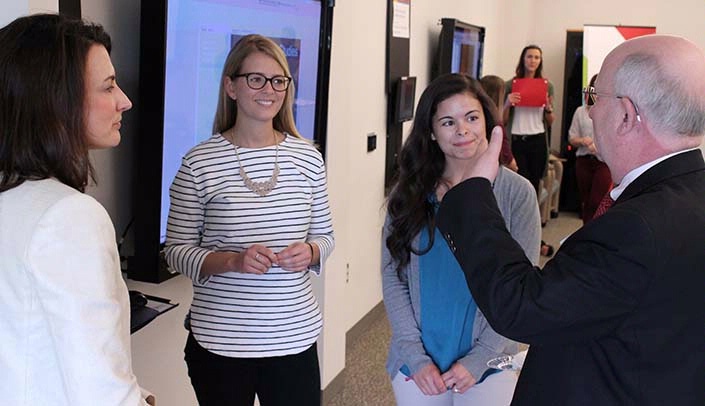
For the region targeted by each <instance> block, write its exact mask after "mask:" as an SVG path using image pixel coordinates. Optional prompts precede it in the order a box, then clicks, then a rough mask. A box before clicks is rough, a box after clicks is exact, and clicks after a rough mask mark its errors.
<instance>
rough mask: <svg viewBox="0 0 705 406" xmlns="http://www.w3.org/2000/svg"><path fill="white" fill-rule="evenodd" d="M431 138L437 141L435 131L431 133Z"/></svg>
mask: <svg viewBox="0 0 705 406" xmlns="http://www.w3.org/2000/svg"><path fill="white" fill-rule="evenodd" d="M431 140H432V141H435V140H436V136H435V135H434V134H433V133H431Z"/></svg>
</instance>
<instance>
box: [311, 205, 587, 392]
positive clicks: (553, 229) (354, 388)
mask: <svg viewBox="0 0 705 406" xmlns="http://www.w3.org/2000/svg"><path fill="white" fill-rule="evenodd" d="M581 225H582V222H581V220H580V218H579V217H578V215H577V213H561V214H560V215H559V216H558V217H557V218H555V219H551V220H550V221H549V222H548V224H546V226H545V227H544V228H543V230H542V231H543V233H542V234H543V240H544V241H546V242H547V243H548V244H551V245H553V246H554V247H555V248H556V249H558V247H559V246H560V241H562V240H563V239H565V238H566V237H567V236H569V235H570V234H572V233H573V232H574V231H575V230H577V229H578V228H580V226H581ZM548 259H549V258H546V257H541V265H543V264H544V263H545V262H546V261H547V260H548ZM390 338H391V331H390V329H389V323H388V322H387V319H386V317H380V318H379V319H378V320H376V321H375V322H374V323H373V324H372V326H371V328H370V330H369V331H368V332H367V333H366V334H365V335H363V336H361V337H360V338H359V339H358V340H357V342H355V343H351V344H350V345H349V348H348V351H347V354H346V358H345V370H346V375H345V386H344V388H343V390H342V391H341V392H340V393H338V394H337V395H336V396H335V397H334V398H333V399H331V401H329V402H328V403H326V404H325V405H324V406H392V405H394V404H395V402H394V394H393V393H392V386H391V384H390V381H389V376H388V375H387V372H386V370H385V369H384V364H385V362H386V359H387V348H388V346H389V340H390Z"/></svg>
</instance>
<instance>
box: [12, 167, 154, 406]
mask: <svg viewBox="0 0 705 406" xmlns="http://www.w3.org/2000/svg"><path fill="white" fill-rule="evenodd" d="M129 320H130V317H129V300H128V295H127V288H126V287H125V283H124V281H123V280H122V276H121V273H120V266H119V258H118V253H117V247H116V244H115V230H114V228H113V225H112V222H111V221H110V218H109V217H108V214H107V213H106V211H105V209H104V208H103V207H102V206H101V205H100V204H99V203H98V202H97V201H95V199H93V198H92V197H90V196H88V195H85V194H83V193H79V192H78V191H76V190H74V189H72V188H70V187H68V186H66V185H64V184H62V183H60V182H58V181H56V180H54V179H45V180H40V181H31V182H25V183H23V184H22V185H20V186H18V187H16V188H13V189H11V190H9V191H6V192H3V193H0V375H1V376H2V378H1V379H0V397H1V399H2V400H1V401H0V402H2V403H3V404H7V405H33V406H34V405H71V406H80V405H111V406H112V405H115V406H117V405H120V406H122V405H145V404H146V403H145V402H144V401H143V400H142V397H141V395H140V388H139V386H138V385H137V380H136V378H135V376H134V374H133V373H132V366H131V356H130V326H129Z"/></svg>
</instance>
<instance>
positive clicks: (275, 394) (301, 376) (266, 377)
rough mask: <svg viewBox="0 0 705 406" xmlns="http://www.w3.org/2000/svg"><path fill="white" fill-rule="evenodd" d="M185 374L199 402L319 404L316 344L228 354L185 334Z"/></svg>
mask: <svg viewBox="0 0 705 406" xmlns="http://www.w3.org/2000/svg"><path fill="white" fill-rule="evenodd" d="M184 354H185V360H186V365H187V366H188V375H189V377H190V378H191V385H193V389H194V391H195V392H196V398H198V404H199V405H200V406H252V405H253V404H254V401H255V393H256V394H257V398H258V399H259V403H260V405H262V406H285V405H286V406H291V405H297V406H298V405H301V406H320V404H321V377H320V372H319V370H318V353H317V351H316V344H315V343H314V344H313V345H312V346H311V347H310V348H308V349H307V350H305V351H304V352H302V353H299V354H295V355H285V356H281V357H265V358H231V357H224V356H221V355H218V354H214V353H212V352H210V351H208V350H206V349H205V348H203V347H201V346H200V345H199V344H198V342H197V341H196V339H195V338H194V337H193V335H192V334H189V336H188V339H187V341H186V348H185V349H184Z"/></svg>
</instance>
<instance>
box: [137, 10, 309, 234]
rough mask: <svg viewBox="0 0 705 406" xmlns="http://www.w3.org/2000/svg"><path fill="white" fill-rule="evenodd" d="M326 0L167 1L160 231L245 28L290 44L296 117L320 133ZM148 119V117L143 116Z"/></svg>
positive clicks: (207, 131)
mask: <svg viewBox="0 0 705 406" xmlns="http://www.w3.org/2000/svg"><path fill="white" fill-rule="evenodd" d="M320 18H321V3H320V1H313V0H169V1H168V4H167V20H166V21H167V28H166V29H167V31H166V76H165V85H164V86H165V91H164V142H163V157H162V161H163V162H162V199H161V232H160V240H161V242H162V243H163V242H164V239H165V237H166V221H167V215H168V211H169V186H170V185H171V181H172V180H173V178H174V175H175V174H176V172H177V170H178V169H179V165H180V164H181V158H182V157H183V155H184V154H185V153H186V152H187V151H188V150H189V149H190V148H192V147H193V146H194V145H196V144H198V143H199V142H201V141H203V140H205V139H207V138H209V137H210V136H211V135H212V128H213V118H214V117H215V111H216V106H217V102H218V89H219V86H220V83H221V81H222V78H221V74H222V70H223V64H224V62H225V58H226V56H227V54H228V52H229V51H230V49H231V48H232V47H233V46H234V45H235V43H236V42H237V41H238V40H239V39H240V38H241V37H242V36H244V35H247V34H252V33H256V34H261V35H264V36H267V37H270V38H271V39H273V40H274V41H275V42H277V43H278V44H279V45H280V46H281V47H282V49H283V50H284V53H285V55H286V56H287V60H288V62H289V67H290V69H291V73H292V77H293V80H294V84H295V87H296V98H295V101H294V119H295V120H296V126H297V128H298V129H299V132H301V134H302V135H303V136H304V137H306V138H309V139H313V136H314V123H315V113H316V111H315V110H316V109H315V106H316V84H317V75H318V56H319V55H318V52H319V36H320ZM142 119H145V118H144V117H143V118H142Z"/></svg>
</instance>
